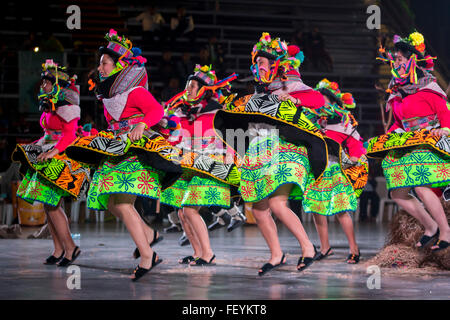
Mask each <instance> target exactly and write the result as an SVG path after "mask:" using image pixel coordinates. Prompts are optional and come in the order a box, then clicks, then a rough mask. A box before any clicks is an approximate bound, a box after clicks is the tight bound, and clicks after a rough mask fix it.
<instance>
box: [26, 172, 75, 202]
mask: <svg viewBox="0 0 450 320" xmlns="http://www.w3.org/2000/svg"><path fill="white" fill-rule="evenodd" d="M17 196H18V197H19V198H21V199H23V200H25V201H27V202H29V203H30V204H33V203H34V202H35V201H37V202H42V203H43V204H46V205H50V206H53V207H56V206H58V204H59V201H60V200H61V198H63V197H69V196H70V194H69V193H68V192H66V191H64V190H63V189H61V188H58V187H56V186H55V185H54V184H52V183H51V182H49V181H48V180H47V179H45V178H43V177H42V176H40V175H39V173H37V172H35V171H33V170H28V172H27V173H26V174H25V176H24V177H23V180H22V183H21V184H20V186H19V188H18V189H17Z"/></svg>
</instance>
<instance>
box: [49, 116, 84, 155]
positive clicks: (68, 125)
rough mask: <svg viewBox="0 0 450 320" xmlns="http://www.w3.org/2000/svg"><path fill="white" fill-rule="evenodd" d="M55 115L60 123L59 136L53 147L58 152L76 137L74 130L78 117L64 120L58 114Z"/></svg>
mask: <svg viewBox="0 0 450 320" xmlns="http://www.w3.org/2000/svg"><path fill="white" fill-rule="evenodd" d="M55 116H56V117H58V118H59V119H58V120H59V121H60V122H61V125H62V130H61V138H60V139H59V141H58V143H57V144H56V146H55V148H57V149H58V150H59V152H63V151H64V150H66V148H67V147H68V146H69V145H70V144H71V143H72V142H73V141H74V140H75V139H76V138H77V135H76V132H77V128H78V120H79V119H80V118H76V119H73V120H71V121H69V122H65V121H64V120H62V119H61V118H60V117H59V116H57V115H55Z"/></svg>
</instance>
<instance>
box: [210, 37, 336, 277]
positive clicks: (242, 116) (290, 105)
mask: <svg viewBox="0 0 450 320" xmlns="http://www.w3.org/2000/svg"><path fill="white" fill-rule="evenodd" d="M252 61H253V66H252V68H251V69H252V71H253V73H254V75H255V80H256V81H257V83H258V87H257V92H256V93H255V94H254V95H252V96H247V97H244V98H243V99H240V100H238V101H236V102H235V103H234V106H235V108H234V109H233V110H231V111H226V110H224V111H219V112H218V113H217V115H216V118H215V121H214V126H215V128H216V129H219V130H223V131H225V129H235V130H238V129H241V130H244V131H246V130H249V131H250V135H251V136H252V137H253V139H252V140H251V142H250V144H249V146H248V147H246V148H245V150H244V151H245V157H244V160H243V161H242V165H241V183H240V187H239V191H240V192H241V195H242V198H243V200H244V201H246V202H251V203H253V215H254V217H255V219H256V222H257V224H258V227H259V228H260V230H261V233H262V234H263V237H264V239H265V240H266V242H267V244H268V246H269V248H270V251H271V257H270V260H269V262H268V263H266V264H265V265H264V266H263V267H262V268H261V269H260V270H259V275H261V276H262V275H264V274H265V273H267V272H268V271H270V270H272V269H273V268H275V267H278V266H280V265H283V264H285V263H286V257H285V254H284V253H283V251H282V250H281V247H280V242H279V239H278V235H277V227H276V225H275V222H274V220H273V218H272V216H271V211H272V212H273V213H274V214H275V215H276V216H277V217H278V218H279V219H280V221H281V222H282V223H283V224H284V225H286V226H287V227H288V229H289V230H290V231H291V232H292V233H293V234H294V235H295V237H296V238H297V240H298V241H299V243H300V246H301V248H302V256H301V257H300V258H299V260H298V263H297V270H299V271H302V270H304V269H306V268H307V267H308V266H309V265H311V263H312V262H313V258H314V256H315V253H316V252H315V247H314V246H313V244H312V243H311V241H310V240H309V238H308V236H307V234H306V232H305V230H304V228H303V226H302V223H301V222H300V220H299V218H298V217H297V216H296V215H295V213H294V212H292V210H291V209H290V208H289V207H288V205H287V201H288V199H290V198H291V199H302V197H303V193H304V191H305V190H306V186H307V185H308V183H309V179H310V178H309V173H310V172H311V171H312V172H313V176H314V177H315V178H319V177H320V176H321V174H322V172H323V170H324V169H325V167H326V163H327V155H326V145H325V141H324V140H323V138H322V135H321V133H320V132H319V130H318V129H317V128H315V127H314V125H313V124H312V123H311V122H310V121H309V120H308V119H307V118H306V117H305V116H304V115H303V113H302V106H305V107H309V108H319V107H321V106H323V104H324V102H325V101H324V99H323V97H322V95H321V94H320V93H319V92H316V91H314V90H313V89H311V88H310V87H308V86H306V85H305V84H304V83H303V82H302V80H301V78H300V74H299V72H298V70H297V68H298V67H299V66H300V63H301V62H302V61H303V57H302V53H301V52H300V50H299V48H298V47H295V46H290V47H289V52H288V46H287V44H286V43H285V42H282V41H281V40H280V39H272V38H271V37H270V35H269V34H268V33H263V35H262V37H261V39H260V40H259V42H258V43H257V44H256V45H255V46H254V47H253V52H252ZM277 133H279V134H277ZM306 145H307V146H308V147H305V146H306ZM237 148H238V149H242V146H240V145H238V146H237ZM235 149H236V148H235Z"/></svg>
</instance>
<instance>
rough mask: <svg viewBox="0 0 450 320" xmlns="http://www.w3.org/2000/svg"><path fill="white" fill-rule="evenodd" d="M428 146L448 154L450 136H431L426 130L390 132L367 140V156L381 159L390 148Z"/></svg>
mask: <svg viewBox="0 0 450 320" xmlns="http://www.w3.org/2000/svg"><path fill="white" fill-rule="evenodd" d="M416 146H422V147H423V146H429V147H431V148H432V149H434V150H435V151H437V152H438V153H441V154H444V155H447V156H450V138H448V137H445V136H444V137H436V136H433V135H432V134H431V133H430V131H428V130H418V131H412V132H400V133H397V132H392V133H388V134H385V135H382V136H378V137H375V138H372V139H370V140H369V142H368V147H367V156H368V157H371V158H380V159H383V158H384V157H386V155H387V154H388V152H389V151H390V150H394V149H403V148H411V147H416Z"/></svg>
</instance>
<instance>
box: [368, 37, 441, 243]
mask: <svg viewBox="0 0 450 320" xmlns="http://www.w3.org/2000/svg"><path fill="white" fill-rule="evenodd" d="M394 45H395V50H394V55H392V54H391V53H390V52H386V50H385V49H384V48H380V52H381V53H382V54H383V56H382V57H381V58H379V59H380V60H383V61H386V62H388V63H390V65H391V67H392V74H393V78H392V80H391V82H390V84H389V88H388V91H387V92H388V93H390V96H389V99H388V101H387V108H388V109H390V108H392V109H393V114H394V119H395V122H394V124H393V125H392V127H391V128H390V129H389V130H388V134H385V135H382V136H379V137H375V138H373V139H371V140H370V141H369V145H368V149H367V154H368V156H372V157H379V158H382V159H383V162H382V167H383V170H384V175H385V177H386V184H387V188H388V190H389V192H390V194H391V197H392V199H394V201H395V202H396V203H397V204H398V205H399V206H400V207H402V208H403V209H404V210H406V211H407V212H408V213H409V214H410V215H412V216H413V217H415V218H416V219H417V220H418V221H419V222H420V223H421V224H422V226H423V227H424V229H425V233H424V235H423V236H422V238H421V239H420V241H419V242H418V243H417V244H416V245H417V247H420V248H424V247H428V246H429V245H432V247H431V249H432V250H433V251H440V250H443V249H445V248H447V247H448V243H449V241H450V227H449V225H448V222H447V218H446V216H445V212H444V209H443V207H442V204H441V202H440V199H439V198H438V197H437V196H436V194H435V193H434V192H433V191H432V190H431V189H430V188H435V187H445V186H447V185H448V184H449V182H450V174H449V172H450V150H449V147H448V146H449V140H448V134H449V133H450V111H449V109H448V108H447V105H446V96H445V92H444V91H443V90H442V89H441V88H440V87H439V85H438V84H437V83H436V79H435V77H434V76H433V75H432V74H431V71H432V69H433V65H434V63H433V59H434V58H432V57H430V56H426V57H424V54H425V49H426V48H425V39H424V37H423V36H422V35H421V34H420V33H418V32H414V33H412V34H411V35H409V37H408V38H404V39H402V38H400V37H399V36H395V37H394ZM411 189H414V190H415V193H416V194H417V195H418V197H419V198H420V199H421V201H422V202H423V204H424V207H423V206H422V205H421V204H420V203H419V201H418V200H417V199H416V198H414V197H412V196H410V194H409V192H410V190H411Z"/></svg>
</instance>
